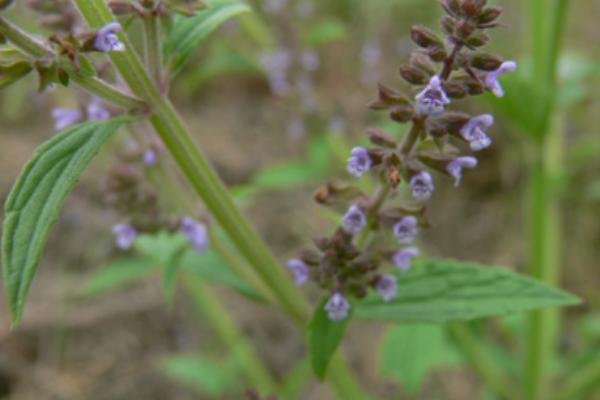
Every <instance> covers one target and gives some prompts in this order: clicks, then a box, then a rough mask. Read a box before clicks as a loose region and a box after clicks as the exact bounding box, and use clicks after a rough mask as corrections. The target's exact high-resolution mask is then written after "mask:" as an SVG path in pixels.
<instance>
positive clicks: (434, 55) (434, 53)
mask: <svg viewBox="0 0 600 400" xmlns="http://www.w3.org/2000/svg"><path fill="white" fill-rule="evenodd" d="M427 55H428V56H429V58H431V59H432V60H433V61H435V62H442V61H444V60H446V57H448V53H447V52H446V49H445V48H444V46H438V47H435V46H433V47H430V48H428V49H427Z"/></svg>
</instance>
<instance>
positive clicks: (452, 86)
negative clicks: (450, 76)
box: [444, 81, 469, 99]
mask: <svg viewBox="0 0 600 400" xmlns="http://www.w3.org/2000/svg"><path fill="white" fill-rule="evenodd" d="M444 90H445V91H446V94H447V95H448V97H450V98H452V99H462V98H464V97H466V96H467V94H468V93H469V91H468V90H467V88H466V87H465V86H464V85H462V84H461V83H460V82H457V81H448V82H444Z"/></svg>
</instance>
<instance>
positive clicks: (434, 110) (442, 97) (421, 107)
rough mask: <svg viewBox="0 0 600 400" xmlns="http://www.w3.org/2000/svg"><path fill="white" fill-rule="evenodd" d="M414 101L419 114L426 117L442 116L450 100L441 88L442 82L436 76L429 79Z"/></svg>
mask: <svg viewBox="0 0 600 400" xmlns="http://www.w3.org/2000/svg"><path fill="white" fill-rule="evenodd" d="M415 99H416V100H417V110H418V111H419V113H421V114H423V115H428V116H436V115H440V114H443V113H444V111H445V107H446V105H448V104H450V99H449V98H448V96H447V95H446V92H445V91H444V88H443V87H442V81H441V80H440V78H439V76H437V75H434V76H433V77H432V78H431V80H430V81H429V84H428V85H427V87H426V88H425V89H423V91H421V93H419V94H418V95H417V96H416V97H415Z"/></svg>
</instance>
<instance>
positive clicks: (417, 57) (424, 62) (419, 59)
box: [410, 51, 436, 75]
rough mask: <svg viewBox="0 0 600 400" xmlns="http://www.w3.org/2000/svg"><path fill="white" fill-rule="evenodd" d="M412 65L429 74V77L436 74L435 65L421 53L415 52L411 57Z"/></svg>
mask: <svg viewBox="0 0 600 400" xmlns="http://www.w3.org/2000/svg"><path fill="white" fill-rule="evenodd" d="M410 63H411V65H413V66H415V67H417V68H419V69H421V70H423V71H425V72H427V73H428V74H429V75H433V74H435V72H436V68H435V65H434V64H433V63H432V62H431V60H430V59H429V57H428V56H427V55H426V54H423V53H421V52H417V51H415V52H413V53H412V55H411V56H410Z"/></svg>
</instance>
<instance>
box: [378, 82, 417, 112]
mask: <svg viewBox="0 0 600 400" xmlns="http://www.w3.org/2000/svg"><path fill="white" fill-rule="evenodd" d="M378 89H379V93H378V97H377V99H375V100H373V101H372V102H371V103H369V108H370V109H371V110H387V109H388V107H389V106H391V105H393V104H410V100H409V99H408V98H407V97H406V96H404V95H403V94H401V93H399V92H397V91H396V90H394V89H392V88H390V87H388V86H385V85H384V84H382V83H379V84H378Z"/></svg>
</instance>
